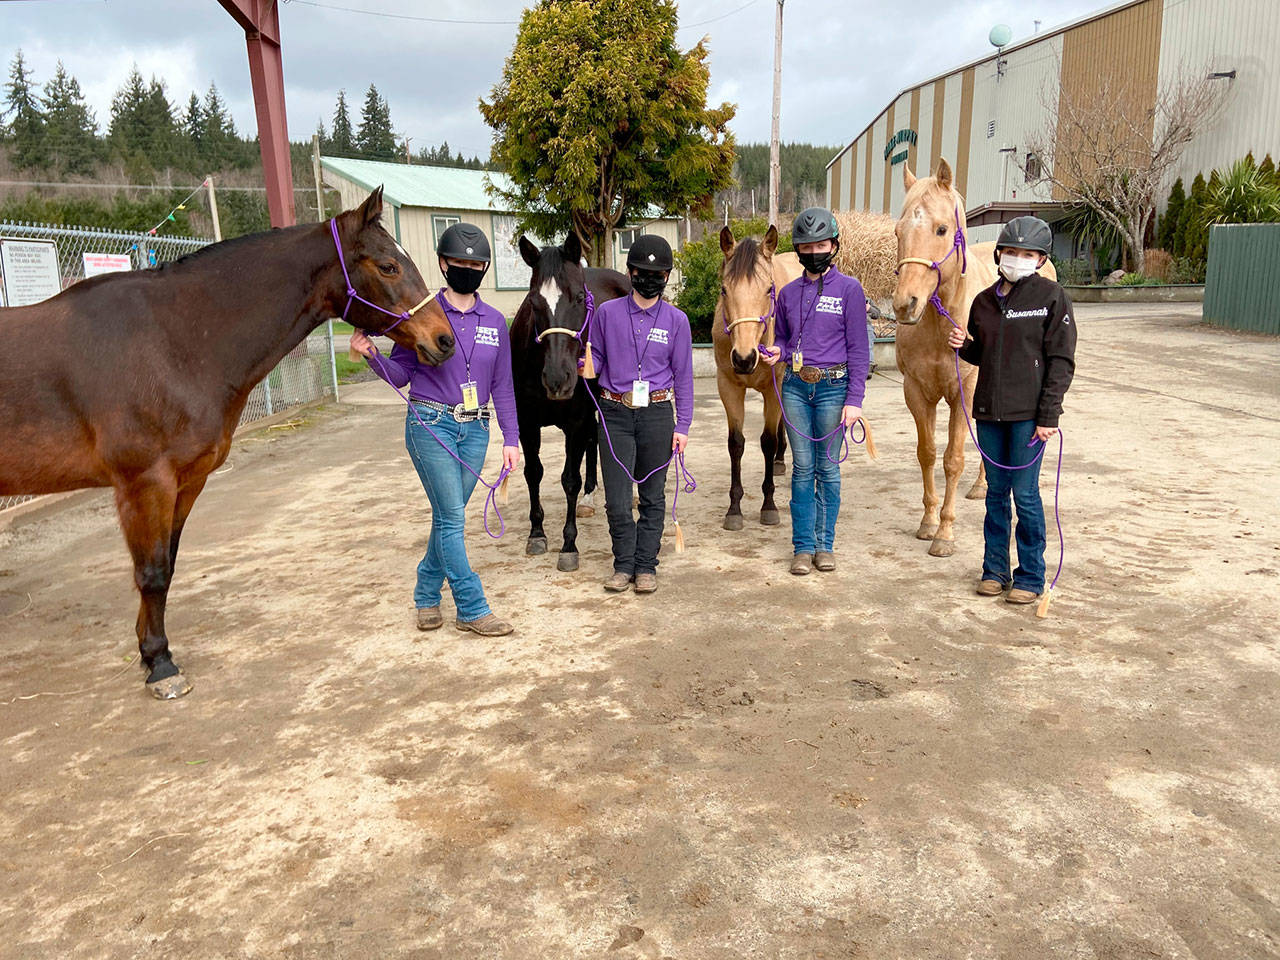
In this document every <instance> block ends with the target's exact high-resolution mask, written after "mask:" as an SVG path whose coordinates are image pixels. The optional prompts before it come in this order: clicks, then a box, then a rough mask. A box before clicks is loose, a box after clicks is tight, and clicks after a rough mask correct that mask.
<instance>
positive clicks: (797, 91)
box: [0, 0, 1102, 156]
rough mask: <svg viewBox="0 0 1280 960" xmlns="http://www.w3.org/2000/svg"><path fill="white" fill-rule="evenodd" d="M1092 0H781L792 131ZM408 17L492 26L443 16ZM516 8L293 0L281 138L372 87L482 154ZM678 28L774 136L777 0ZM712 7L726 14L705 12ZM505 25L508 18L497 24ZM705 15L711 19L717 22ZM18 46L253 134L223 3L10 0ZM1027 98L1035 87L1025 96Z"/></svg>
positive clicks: (401, 117)
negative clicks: (160, 91) (151, 83)
mask: <svg viewBox="0 0 1280 960" xmlns="http://www.w3.org/2000/svg"><path fill="white" fill-rule="evenodd" d="M1101 5H1102V3H1101V2H1100V0H910V2H907V3H904V2H902V0H879V2H871V0H846V2H842V0H787V3H786V7H785V27H784V31H783V82H782V137H783V139H784V140H788V141H796V140H798V141H808V142H812V143H820V144H831V145H843V144H844V143H846V142H847V141H848V140H850V139H852V137H853V136H854V135H855V134H857V133H858V132H859V131H860V130H861V129H862V128H863V127H864V126H866V124H867V123H868V122H870V121H871V120H872V119H873V118H874V117H875V115H876V114H877V113H879V111H880V110H881V109H882V108H883V107H884V106H885V105H886V104H887V103H888V101H889V99H890V98H892V97H893V96H894V95H895V94H896V93H897V92H898V91H899V90H901V89H902V88H903V87H906V86H910V85H912V84H914V83H916V82H918V81H920V80H923V79H925V78H927V77H929V76H933V75H935V74H937V73H941V72H943V71H945V70H947V69H949V68H951V67H953V66H955V65H957V64H960V63H962V62H964V61H966V60H970V59H972V58H974V57H977V56H981V55H983V54H984V53H986V52H988V51H989V50H990V47H989V46H988V44H987V33H988V31H989V30H990V28H991V27H992V26H993V25H995V24H997V23H1005V24H1008V25H1009V26H1010V27H1012V28H1013V33H1014V37H1015V40H1021V39H1023V38H1025V37H1027V36H1029V35H1031V33H1032V31H1033V29H1034V28H1033V19H1035V18H1039V19H1040V20H1041V21H1042V29H1047V28H1049V27H1052V26H1055V25H1057V24H1060V23H1063V22H1065V21H1068V20H1071V19H1074V18H1076V17H1078V16H1081V15H1083V14H1086V13H1091V12H1093V11H1095V10H1097V9H1099V8H1100V6H1101ZM337 7H343V8H348V9H349V10H350V9H356V10H365V11H381V12H382V13H383V14H399V15H401V16H403V17H437V18H441V19H455V20H470V21H477V20H479V21H498V22H488V23H433V22H425V21H423V20H412V19H397V18H393V17H391V16H379V15H373V14H368V13H358V12H348V10H343V9H333V8H337ZM522 7H523V4H521V3H519V2H517V0H315V2H314V3H304V2H303V0H284V2H283V5H282V7H281V14H280V17H281V29H282V32H283V36H284V70H285V88H286V92H287V101H288V102H287V110H288V117H289V133H290V136H291V137H292V138H293V139H295V140H301V139H305V138H307V137H309V136H310V134H311V133H312V131H313V130H314V129H315V125H316V122H317V120H320V119H321V118H323V119H324V121H325V124H326V126H327V125H328V123H329V120H330V119H331V117H332V115H333V106H334V100H335V98H336V95H337V91H338V89H339V88H340V87H344V88H346V91H347V97H348V100H349V101H350V102H351V103H352V104H353V109H354V117H353V119H354V120H358V117H359V108H360V104H361V102H362V100H363V95H364V92H365V90H366V89H367V88H368V86H369V84H370V83H375V84H377V86H378V89H379V91H381V93H382V94H383V96H385V97H386V99H387V100H388V101H389V103H390V105H391V119H392V123H393V124H394V126H395V128H396V131H397V133H398V134H400V135H401V136H409V137H412V138H413V143H412V149H413V150H415V151H416V150H417V149H418V148H419V147H421V146H423V145H424V144H436V143H439V142H440V141H441V140H448V142H449V144H450V146H451V147H453V148H454V149H455V150H457V149H459V148H461V149H462V150H464V151H465V152H466V153H467V154H468V155H472V154H480V155H482V156H483V155H486V154H487V153H488V149H489V140H490V137H489V130H488V128H487V127H486V126H485V125H484V122H483V121H482V120H481V118H480V114H479V111H478V110H477V109H476V101H477V99H478V98H480V97H482V96H488V94H489V91H490V90H491V88H492V87H493V85H494V83H496V82H497V80H498V79H499V77H500V76H501V71H502V63H503V60H504V59H505V57H506V55H507V53H508V52H509V51H510V49H511V45H512V43H513V42H514V40H515V35H516V24H515V21H517V20H518V19H519V15H520V11H521V9H522ZM679 7H680V21H681V23H682V24H685V26H682V27H681V29H680V33H679V40H680V43H681V45H682V46H684V47H689V46H692V45H693V44H694V43H696V42H697V40H698V39H699V37H701V36H703V35H704V34H706V35H708V36H709V37H710V45H711V90H710V96H709V99H710V100H711V101H712V102H713V103H719V102H720V101H722V100H730V101H733V102H735V103H737V104H738V115H737V118H736V119H735V120H734V122H733V129H734V132H735V134H736V135H737V137H738V139H739V140H741V141H765V140H767V139H768V137H769V107H770V97H771V90H770V84H771V83H772V57H773V22H774V9H775V7H774V3H773V0H753V2H750V3H748V2H747V0H681V2H680V4H679ZM713 18H718V19H713ZM501 21H508V22H505V23H504V22H501ZM707 21H711V22H707ZM19 47H21V48H22V51H23V53H24V55H25V56H26V58H27V60H28V61H29V62H30V64H31V65H32V66H33V67H34V68H35V71H36V79H37V81H39V82H40V83H41V84H43V82H44V81H45V80H47V79H48V78H49V76H50V75H51V74H52V72H53V68H54V64H55V63H56V61H57V60H58V59H59V58H61V59H62V60H63V62H64V63H65V64H66V66H67V69H68V70H70V71H71V72H72V73H73V74H74V75H75V76H76V77H77V78H78V79H79V81H80V84H81V86H82V87H83V89H84V91H85V95H86V97H87V99H88V100H89V102H90V105H91V106H92V107H93V108H94V109H95V110H96V111H97V117H98V122H99V124H100V126H102V127H105V126H106V122H107V120H108V119H109V116H110V113H109V107H110V103H111V97H112V94H113V93H114V91H115V90H116V89H117V88H118V87H119V86H120V84H121V83H122V82H123V80H124V78H125V76H126V75H127V73H128V71H129V68H130V66H131V65H132V64H134V63H136V64H137V65H138V67H139V69H141V70H142V72H143V75H144V76H147V77H150V75H151V74H153V73H154V74H156V75H157V76H160V77H163V78H164V80H165V81H166V82H167V84H168V92H169V98H170V100H172V101H175V102H177V103H179V104H182V103H185V101H186V99H187V97H188V95H189V94H190V92H191V91H192V90H196V91H199V92H201V93H202V94H203V92H204V90H205V89H206V88H207V87H208V86H209V83H210V81H216V82H217V84H218V89H219V90H220V91H221V92H222V94H223V96H224V97H225V98H226V99H227V101H228V103H229V104H230V106H231V109H232V112H233V114H234V116H235V121H236V127H237V129H238V130H240V132H241V133H252V132H253V131H254V129H255V121H254V116H253V99H252V95H251V93H250V89H249V72H248V69H247V65H246V58H245V45H244V35H243V33H242V32H241V31H240V30H239V28H238V27H236V25H235V23H234V21H232V19H231V18H230V16H228V15H227V14H226V13H225V12H224V11H223V10H222V8H221V7H220V6H219V5H218V3H216V2H215V0H6V2H0V55H3V57H4V58H5V62H6V69H5V73H6V77H7V73H8V70H7V65H8V62H9V61H10V60H11V59H12V57H13V53H14V51H15V50H16V49H17V48H19ZM1028 95H1029V96H1035V95H1038V92H1036V91H1029V93H1028Z"/></svg>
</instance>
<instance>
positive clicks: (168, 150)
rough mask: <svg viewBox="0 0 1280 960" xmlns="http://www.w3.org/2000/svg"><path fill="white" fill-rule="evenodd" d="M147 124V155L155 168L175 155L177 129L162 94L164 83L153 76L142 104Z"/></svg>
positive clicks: (168, 105)
mask: <svg viewBox="0 0 1280 960" xmlns="http://www.w3.org/2000/svg"><path fill="white" fill-rule="evenodd" d="M144 113H145V116H146V124H147V128H148V129H147V133H148V138H147V154H148V158H149V159H150V161H151V163H152V164H153V165H155V166H163V165H165V164H167V163H169V162H170V161H171V160H172V159H173V158H174V157H175V155H176V154H177V152H178V151H177V145H178V138H177V133H178V128H177V124H176V123H175V122H174V119H173V105H172V104H170V103H169V98H168V96H166V95H165V92H164V81H163V80H157V79H156V77H155V76H154V75H152V77H151V83H149V84H148V85H147V98H146V101H145V103H144Z"/></svg>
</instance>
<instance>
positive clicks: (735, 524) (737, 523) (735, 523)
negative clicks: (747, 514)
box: [724, 513, 742, 530]
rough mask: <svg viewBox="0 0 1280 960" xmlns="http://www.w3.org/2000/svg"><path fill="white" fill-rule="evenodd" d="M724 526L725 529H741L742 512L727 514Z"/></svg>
mask: <svg viewBox="0 0 1280 960" xmlns="http://www.w3.org/2000/svg"><path fill="white" fill-rule="evenodd" d="M724 528H725V529H726V530H741V529H742V514H740V513H730V514H727V515H726V516H725V518H724Z"/></svg>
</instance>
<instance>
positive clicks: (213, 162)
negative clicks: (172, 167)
mask: <svg viewBox="0 0 1280 960" xmlns="http://www.w3.org/2000/svg"><path fill="white" fill-rule="evenodd" d="M200 116H201V119H202V120H203V133H202V140H201V148H202V149H201V159H203V160H204V162H205V165H206V166H208V167H210V168H212V169H221V168H223V167H226V166H229V165H230V164H232V163H233V162H234V161H235V159H236V154H237V153H238V152H239V151H238V150H237V147H238V146H239V138H238V137H237V136H236V125H235V122H234V121H233V120H232V119H231V114H230V112H229V111H228V110H227V103H226V101H225V100H223V99H222V96H221V94H219V93H218V85H217V84H216V83H210V84H209V90H208V92H207V93H206V94H205V95H204V101H203V103H201V105H200Z"/></svg>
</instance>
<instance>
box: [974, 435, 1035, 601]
mask: <svg viewBox="0 0 1280 960" xmlns="http://www.w3.org/2000/svg"><path fill="white" fill-rule="evenodd" d="M977 426H978V442H979V443H980V444H982V450H983V452H984V453H986V455H987V456H988V457H990V458H991V459H992V460H997V461H999V462H1000V463H1007V464H1009V466H1012V467H1016V466H1019V465H1021V464H1024V463H1031V462H1032V461H1033V460H1034V461H1035V466H1032V467H1027V468H1026V469H1025V470H1002V469H1000V468H999V467H995V466H992V465H991V464H990V463H988V464H987V519H986V520H985V521H984V523H983V525H982V532H983V535H984V536H985V538H986V553H985V555H984V556H983V558H982V579H983V580H997V581H999V582H1000V583H1003V584H1008V583H1009V582H1010V581H1012V582H1013V585H1014V587H1015V588H1017V589H1019V590H1030V591H1031V592H1032V593H1041V592H1043V591H1044V541H1045V529H1044V504H1042V503H1041V502H1040V464H1041V463H1043V461H1044V457H1043V456H1041V451H1043V450H1044V444H1042V443H1037V444H1035V445H1034V446H1031V447H1028V446H1027V443H1028V442H1029V441H1030V440H1031V438H1032V437H1034V436H1035V434H1036V422H1035V421H1034V420H1015V421H1013V422H994V421H989V420H978V421H977ZM1010 493H1012V494H1013V505H1014V507H1016V508H1017V511H1018V528H1017V535H1016V538H1015V539H1016V540H1017V545H1018V569H1016V570H1014V571H1013V575H1012V576H1010V574H1009V535H1010V533H1011V532H1012V531H1011V529H1010V528H1011V527H1012V525H1013V517H1012V515H1011V510H1010V508H1009V494H1010Z"/></svg>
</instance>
